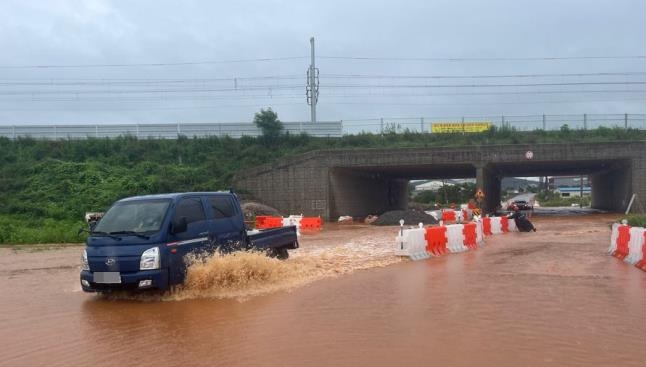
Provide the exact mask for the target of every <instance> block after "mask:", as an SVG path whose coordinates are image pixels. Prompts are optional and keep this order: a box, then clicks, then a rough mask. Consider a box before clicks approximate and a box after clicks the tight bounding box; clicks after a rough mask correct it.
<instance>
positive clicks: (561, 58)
mask: <svg viewBox="0 0 646 367" xmlns="http://www.w3.org/2000/svg"><path fill="white" fill-rule="evenodd" d="M317 57H318V58H320V59H327V60H355V61H449V62H453V61H460V62H461V61H567V60H641V59H646V55H627V56H554V57H364V56H317Z"/></svg>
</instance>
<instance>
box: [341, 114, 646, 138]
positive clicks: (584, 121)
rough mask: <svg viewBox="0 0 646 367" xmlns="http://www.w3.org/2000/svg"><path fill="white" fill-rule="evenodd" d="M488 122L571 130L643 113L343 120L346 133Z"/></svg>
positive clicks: (629, 124)
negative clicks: (565, 127)
mask: <svg viewBox="0 0 646 367" xmlns="http://www.w3.org/2000/svg"><path fill="white" fill-rule="evenodd" d="M446 123H452V124H456V125H459V124H465V125H464V126H465V131H468V125H469V124H473V123H489V124H491V126H496V127H497V128H503V127H506V128H514V129H516V130H519V131H531V130H537V129H542V130H559V129H562V128H563V127H564V126H565V125H567V128H569V129H572V130H579V129H582V130H586V129H596V128H599V127H608V128H614V127H620V128H625V129H628V128H634V129H646V114H628V113H621V114H587V113H584V114H569V115H545V114H542V115H472V116H437V117H388V118H385V117H384V118H373V119H357V120H343V131H344V133H346V134H357V133H361V132H365V133H381V134H383V133H404V132H423V133H430V132H431V128H432V125H433V124H446Z"/></svg>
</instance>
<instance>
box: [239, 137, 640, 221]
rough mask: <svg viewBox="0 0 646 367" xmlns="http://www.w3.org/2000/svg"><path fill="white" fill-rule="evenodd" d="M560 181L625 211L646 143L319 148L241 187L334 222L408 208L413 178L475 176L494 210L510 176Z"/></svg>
mask: <svg viewBox="0 0 646 367" xmlns="http://www.w3.org/2000/svg"><path fill="white" fill-rule="evenodd" d="M528 152H531V153H530V154H528ZM559 175H586V176H589V177H590V182H591V186H592V206H593V207H594V208H597V209H604V210H609V211H621V212H623V211H625V210H626V207H627V205H628V202H629V201H630V198H631V196H632V194H633V193H635V194H637V198H638V199H639V198H646V141H634V142H613V143H576V144H574V143H557V144H515V145H481V146H466V147H430V148H403V149H342V150H319V151H313V152H309V153H306V154H303V155H300V156H296V157H290V158H283V159H281V160H279V161H277V162H275V163H272V164H266V165H263V166H259V167H255V168H253V169H250V170H247V171H245V172H242V173H240V174H238V175H237V176H236V177H235V178H234V184H235V188H236V189H237V190H238V191H240V192H247V193H249V194H251V195H252V196H254V197H256V198H258V199H259V200H261V201H263V202H264V203H266V204H268V205H271V206H273V207H276V208H277V209H279V210H280V211H281V212H283V213H292V214H295V213H303V214H305V215H320V216H322V217H323V218H324V219H326V220H329V219H330V218H333V219H334V218H337V217H338V216H340V215H351V216H356V217H361V216H366V215H368V214H380V213H383V212H385V211H388V210H394V209H404V208H406V206H407V204H408V189H407V186H408V182H409V181H410V180H411V179H438V178H474V177H475V178H476V184H477V186H478V187H480V188H482V189H483V190H484V192H485V194H486V199H485V209H486V210H490V209H493V208H495V207H496V206H497V205H498V204H499V202H500V194H501V193H500V183H501V180H502V178H503V177H531V176H559ZM638 210H639V211H641V210H643V209H642V208H641V206H639V205H638V206H633V212H634V211H638Z"/></svg>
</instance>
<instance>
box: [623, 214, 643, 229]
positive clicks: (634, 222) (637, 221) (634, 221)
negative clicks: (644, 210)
mask: <svg viewBox="0 0 646 367" xmlns="http://www.w3.org/2000/svg"><path fill="white" fill-rule="evenodd" d="M624 219H627V220H628V225H630V226H633V227H644V228H646V214H631V215H629V216H627V217H626V218H624ZM620 221H621V220H620Z"/></svg>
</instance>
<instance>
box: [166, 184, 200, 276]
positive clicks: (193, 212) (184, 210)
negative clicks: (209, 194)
mask: <svg viewBox="0 0 646 367" xmlns="http://www.w3.org/2000/svg"><path fill="white" fill-rule="evenodd" d="M182 217H184V218H186V231H183V232H181V233H175V234H173V233H171V234H170V236H169V237H170V241H169V243H168V244H167V246H168V247H169V248H170V261H169V264H170V269H169V273H170V274H169V276H170V281H171V282H170V283H171V284H178V283H181V282H183V281H184V275H185V272H186V265H187V264H186V263H185V258H184V257H185V256H186V255H188V254H189V253H195V252H199V251H202V250H205V249H206V248H207V246H208V244H209V241H208V233H209V224H208V221H207V220H206V214H205V211H204V206H203V205H202V200H201V198H200V197H199V196H189V197H184V198H182V199H180V201H179V202H178V203H177V205H176V207H175V213H174V214H173V218H172V223H178V222H179V221H180V220H181V218H182Z"/></svg>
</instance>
